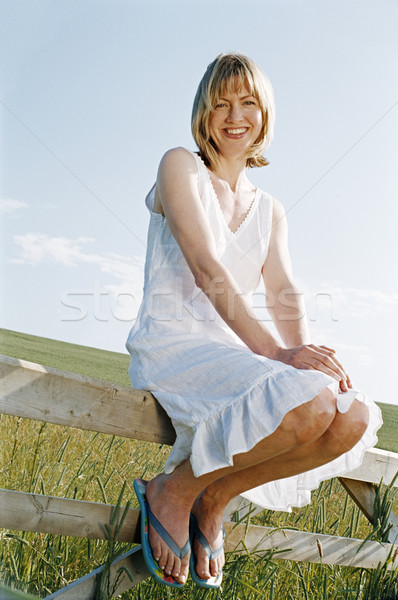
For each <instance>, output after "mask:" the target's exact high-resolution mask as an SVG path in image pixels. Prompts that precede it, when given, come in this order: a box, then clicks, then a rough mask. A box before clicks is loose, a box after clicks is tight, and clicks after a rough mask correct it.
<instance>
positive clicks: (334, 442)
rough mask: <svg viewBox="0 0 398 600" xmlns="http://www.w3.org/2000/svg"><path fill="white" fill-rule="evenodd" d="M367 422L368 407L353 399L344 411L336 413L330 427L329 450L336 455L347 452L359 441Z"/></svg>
mask: <svg viewBox="0 0 398 600" xmlns="http://www.w3.org/2000/svg"><path fill="white" fill-rule="evenodd" d="M368 423H369V409H368V407H367V406H366V405H365V404H364V403H363V402H359V400H354V401H353V403H352V404H351V407H350V409H349V410H348V411H347V412H346V413H338V416H337V417H336V419H335V421H334V423H333V424H332V426H331V427H330V435H329V436H328V446H329V451H332V453H333V454H334V455H336V456H340V455H341V454H344V453H345V452H348V451H349V450H351V448H353V447H354V446H355V444H357V443H358V442H359V440H360V439H361V437H362V436H363V434H364V433H365V431H366V429H367V426H368Z"/></svg>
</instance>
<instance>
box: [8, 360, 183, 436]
mask: <svg viewBox="0 0 398 600" xmlns="http://www.w3.org/2000/svg"><path fill="white" fill-rule="evenodd" d="M0 377H1V380H0V391H1V394H0V412H2V413H3V414H7V415H14V416H18V417H26V418H28V419H33V420H40V421H46V422H48V423H56V424H58V425H69V426H70V427H78V428H80V429H89V430H91V431H100V432H102V433H111V434H115V435H120V436H124V437H128V438H134V439H137V440H146V441H148V442H159V443H166V444H173V442H174V440H175V431H174V428H173V426H172V424H171V421H170V419H169V417H168V416H167V414H166V413H165V411H164V410H163V408H162V407H161V406H160V404H158V402H157V401H156V400H155V398H154V397H153V396H152V394H150V393H149V392H144V391H141V390H134V389H133V388H129V387H126V386H121V385H115V384H112V383H109V382H105V381H101V380H100V379H93V378H91V377H85V376H83V375H77V374H75V373H68V372H67V371H59V370H58V369H53V368H50V367H44V366H42V365H37V364H35V363H29V362H26V361H23V360H19V359H16V358H10V357H7V356H0Z"/></svg>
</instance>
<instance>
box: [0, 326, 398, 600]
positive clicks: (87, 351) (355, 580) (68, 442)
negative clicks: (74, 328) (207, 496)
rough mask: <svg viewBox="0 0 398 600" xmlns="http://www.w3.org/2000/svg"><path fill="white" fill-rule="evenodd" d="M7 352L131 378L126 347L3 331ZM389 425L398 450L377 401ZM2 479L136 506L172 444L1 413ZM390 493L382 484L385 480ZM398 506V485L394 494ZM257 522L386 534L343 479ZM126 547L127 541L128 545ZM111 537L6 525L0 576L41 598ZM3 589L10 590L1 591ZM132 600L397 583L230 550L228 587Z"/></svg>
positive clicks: (302, 595)
mask: <svg viewBox="0 0 398 600" xmlns="http://www.w3.org/2000/svg"><path fill="white" fill-rule="evenodd" d="M0 353H1V354H5V355H8V356H13V357H16V358H20V359H23V360H27V361H31V362H37V363H41V364H44V365H47V366H51V367H55V368H58V369H62V370H66V371H72V372H75V373H81V374H84V375H90V376H92V377H98V378H100V379H104V380H108V381H111V382H114V383H120V384H125V385H129V380H128V375H127V368H128V364H129V358H128V356H127V355H125V354H118V353H113V352H106V351H103V350H98V349H94V348H87V347H84V346H77V345H73V344H67V343H64V342H59V341H55V340H50V339H45V338H40V337H35V336H30V335H26V334H23V333H17V332H11V331H7V330H0ZM379 405H380V407H381V409H382V411H383V417H384V425H383V428H382V430H381V431H380V432H379V443H378V447H380V448H384V449H388V450H392V451H398V444H397V440H396V435H394V432H396V431H397V422H398V407H396V406H393V405H388V404H379ZM0 423H1V430H0V442H1V445H2V459H3V460H2V467H1V470H0V473H1V483H0V486H1V487H3V488H7V489H14V490H21V491H26V492H35V493H40V494H48V495H55V496H60V497H69V498H78V499H81V500H90V501H94V502H109V503H115V502H116V500H117V497H118V495H119V492H120V489H121V488H122V486H123V484H124V483H125V484H126V493H125V498H124V502H126V501H127V499H128V500H130V501H131V503H132V505H133V506H136V501H135V495H134V492H133V488H132V481H133V479H134V478H135V477H144V476H145V477H146V478H149V477H152V476H153V475H155V474H156V473H158V472H159V471H160V470H161V469H162V466H163V464H164V461H165V458H166V456H167V453H168V451H169V448H168V447H166V446H159V445H156V444H149V443H144V442H137V441H134V440H127V439H125V438H117V437H115V436H109V435H103V434H97V433H95V432H89V431H80V430H77V429H71V428H67V427H61V426H57V425H51V424H43V423H40V422H33V421H29V420H27V419H20V418H16V417H9V416H4V415H3V416H1V421H0ZM382 489H383V491H384V490H385V488H384V486H383V488H382ZM390 496H391V499H392V501H393V503H394V504H395V505H396V504H397V494H396V490H394V491H393V492H392V493H390ZM253 522H255V523H257V524H263V525H267V526H271V527H276V528H277V527H290V528H295V529H300V530H306V531H314V532H319V533H326V534H335V535H340V536H348V537H358V538H362V539H365V538H366V537H368V536H369V537H370V538H373V539H378V537H377V536H378V535H379V534H380V532H377V531H376V530H375V529H374V528H372V527H371V526H370V524H369V523H368V522H367V520H366V519H365V517H364V516H363V515H362V514H361V513H360V511H359V510H358V508H357V507H356V506H355V504H354V503H353V502H352V500H351V499H350V498H349V497H348V495H347V494H346V493H345V491H344V490H343V489H342V487H341V485H340V483H339V482H338V480H337V479H333V480H330V481H327V482H323V483H322V484H321V485H320V487H319V488H318V490H316V491H315V492H314V493H313V501H312V503H311V504H310V505H308V506H306V507H304V508H302V509H295V510H293V512H292V513H282V512H279V513H277V512H273V511H267V510H266V511H264V512H263V513H261V514H260V515H258V516H256V517H255V518H254V519H253ZM128 548H129V546H128V545H124V549H128ZM108 555H109V549H108V545H107V543H106V542H101V541H91V542H90V541H88V540H86V539H84V538H81V539H80V538H66V537H62V536H51V535H43V534H33V533H24V532H9V531H3V533H2V534H1V541H0V580H1V581H2V582H3V583H4V584H6V585H8V586H11V587H13V588H16V589H19V590H23V591H25V592H30V593H32V594H34V595H36V596H38V597H44V596H46V595H48V594H49V593H51V592H53V591H55V590H57V589H59V588H61V587H62V586H64V585H66V584H67V583H69V582H71V581H73V580H74V579H76V578H78V577H81V576H83V575H84V574H85V573H88V572H89V571H91V570H93V569H94V568H96V567H97V566H98V565H100V564H102V563H103V562H105V561H106V559H107V557H108ZM0 597H1V598H3V595H2V592H1V589H0ZM102 598H106V595H104V596H102V597H101V599H102ZM122 598H123V599H125V600H127V599H128V598H129V599H130V598H131V599H137V600H138V599H140V600H144V599H145V600H154V599H158V598H159V599H163V598H179V599H180V598H181V599H182V598H184V599H185V598H187V599H188V598H189V599H194V600H199V599H202V598H206V599H209V600H212V599H216V598H217V599H224V600H244V599H248V600H251V599H255V598H256V599H257V598H264V599H269V600H321V599H325V598H326V599H330V600H332V599H333V600H335V599H337V600H340V599H344V600H396V598H397V583H396V578H395V577H394V576H392V575H386V574H385V573H383V572H382V569H379V570H377V571H373V572H372V571H366V570H364V569H350V568H347V567H338V566H334V567H329V566H326V565H313V564H306V563H293V562H288V561H282V560H277V557H276V556H275V555H274V556H272V555H268V556H259V555H257V554H256V553H251V554H249V553H248V554H247V555H245V556H243V557H242V556H237V555H235V554H233V553H231V554H230V555H228V557H227V565H226V568H225V577H224V583H223V586H222V589H221V590H218V591H214V592H212V591H210V592H206V591H204V590H201V589H200V588H196V587H195V586H194V585H193V584H192V583H191V582H190V581H189V582H188V583H187V585H186V586H185V587H184V588H183V590H182V591H179V590H175V591H174V590H173V591H170V590H169V589H166V588H164V587H161V586H159V585H158V584H156V583H154V582H153V581H151V580H147V581H145V582H144V583H143V584H141V585H140V586H138V587H137V588H133V589H132V590H131V591H130V592H126V593H125V594H123V595H122Z"/></svg>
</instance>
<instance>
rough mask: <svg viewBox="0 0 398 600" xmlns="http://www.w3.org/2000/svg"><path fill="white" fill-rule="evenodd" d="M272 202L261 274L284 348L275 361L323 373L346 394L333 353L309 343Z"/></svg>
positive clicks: (283, 229) (278, 208)
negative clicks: (266, 246)
mask: <svg viewBox="0 0 398 600" xmlns="http://www.w3.org/2000/svg"><path fill="white" fill-rule="evenodd" d="M273 203H274V204H273V219H272V232H271V238H270V245H269V250H268V255H267V258H266V261H265V263H264V266H263V270H262V275H263V279H264V285H265V289H266V291H267V305H268V311H269V313H270V315H271V317H272V320H273V321H274V323H275V326H276V328H277V330H278V332H279V334H280V336H281V338H282V340H283V341H284V343H285V345H286V348H279V350H278V352H277V355H276V358H277V359H278V360H281V361H282V362H286V363H288V364H291V365H293V366H294V367H297V368H300V369H315V370H319V371H323V372H324V373H326V374H328V375H331V376H332V377H334V378H335V379H338V380H339V381H340V387H341V390H342V391H346V390H347V387H352V384H351V381H350V378H349V376H348V374H347V373H346V372H345V370H344V367H343V366H342V365H341V363H340V362H339V360H338V359H337V357H336V354H335V351H334V350H333V349H332V348H328V347H326V346H314V345H313V344H311V343H310V335H309V330H308V322H307V317H306V314H305V306H304V301H303V297H302V294H301V292H300V291H299V289H298V288H297V286H296V284H295V282H294V278H293V273H292V266H291V260H290V255H289V250H288V243H287V222H286V215H285V211H284V209H283V207H282V205H281V204H280V202H278V201H277V200H275V199H274V200H273Z"/></svg>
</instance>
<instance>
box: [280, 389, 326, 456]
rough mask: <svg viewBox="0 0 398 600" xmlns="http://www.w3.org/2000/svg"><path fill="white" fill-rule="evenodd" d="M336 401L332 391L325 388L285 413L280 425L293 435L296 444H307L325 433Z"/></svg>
mask: <svg viewBox="0 0 398 600" xmlns="http://www.w3.org/2000/svg"><path fill="white" fill-rule="evenodd" d="M336 402H337V401H336V396H335V395H334V394H333V392H331V391H330V390H329V389H328V388H325V389H323V390H321V392H320V393H319V394H318V395H317V396H315V397H314V398H313V399H312V400H310V401H309V402H306V403H305V404H302V405H301V406H299V407H297V408H295V409H293V410H292V411H290V413H288V414H287V415H286V417H285V419H284V420H283V422H282V425H283V426H284V427H285V428H287V429H289V431H290V432H291V433H292V434H293V435H294V437H295V441H296V445H297V446H301V445H305V444H309V443H310V442H312V441H315V440H317V439H318V438H319V437H320V436H321V435H323V434H324V433H325V431H326V430H327V429H328V428H329V427H330V425H331V424H332V422H333V420H334V418H335V416H336Z"/></svg>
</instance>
